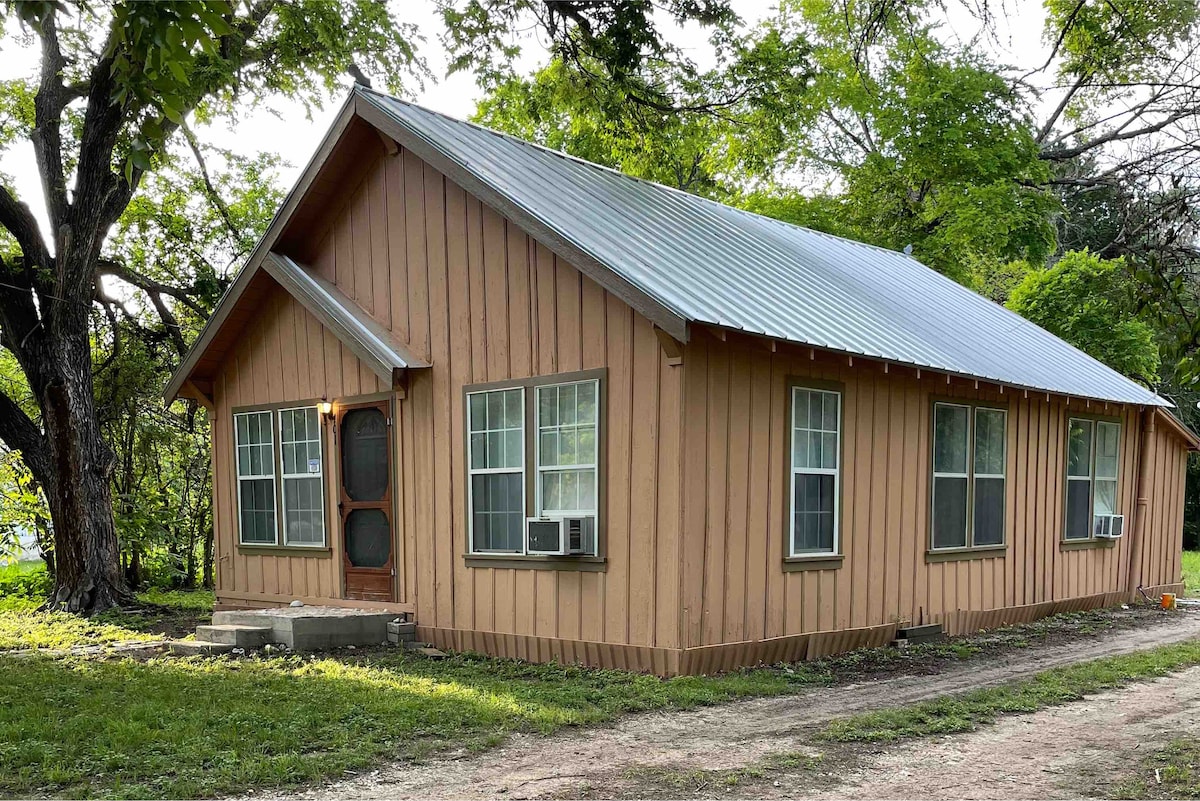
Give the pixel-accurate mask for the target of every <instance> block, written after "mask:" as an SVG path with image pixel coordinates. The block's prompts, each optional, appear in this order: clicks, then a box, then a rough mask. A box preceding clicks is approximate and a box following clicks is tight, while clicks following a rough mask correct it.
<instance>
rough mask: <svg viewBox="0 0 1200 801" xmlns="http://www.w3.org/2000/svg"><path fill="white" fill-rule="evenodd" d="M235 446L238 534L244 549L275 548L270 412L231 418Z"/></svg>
mask: <svg viewBox="0 0 1200 801" xmlns="http://www.w3.org/2000/svg"><path fill="white" fill-rule="evenodd" d="M233 420H234V430H235V432H236V434H235V436H236V444H237V478H238V530H239V538H240V542H241V543H242V544H244V545H276V544H278V542H279V540H278V536H279V531H278V527H277V526H276V524H275V447H274V437H273V435H272V431H273V426H272V425H271V413H270V412H242V413H239V414H235V415H234V416H233Z"/></svg>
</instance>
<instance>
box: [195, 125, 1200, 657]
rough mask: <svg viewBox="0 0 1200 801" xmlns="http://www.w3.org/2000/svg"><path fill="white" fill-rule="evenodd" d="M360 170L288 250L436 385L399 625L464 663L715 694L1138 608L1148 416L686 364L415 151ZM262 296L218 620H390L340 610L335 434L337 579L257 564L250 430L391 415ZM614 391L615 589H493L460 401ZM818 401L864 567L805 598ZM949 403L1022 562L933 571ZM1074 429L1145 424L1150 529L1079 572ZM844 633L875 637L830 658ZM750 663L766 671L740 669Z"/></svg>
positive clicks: (319, 563) (1157, 462) (417, 384)
mask: <svg viewBox="0 0 1200 801" xmlns="http://www.w3.org/2000/svg"><path fill="white" fill-rule="evenodd" d="M364 143H365V144H364ZM358 145H359V146H360V147H359V150H360V155H361V158H360V159H359V160H358V161H357V162H356V163H355V165H354V169H353V170H352V171H348V172H345V173H344V174H343V175H342V178H341V181H340V184H339V183H337V182H330V181H326V182H325V183H324V184H323V186H324V189H323V190H322V194H321V197H320V202H321V203H322V204H323V208H324V212H323V213H320V214H311V213H310V214H308V216H307V217H306V218H305V219H306V220H307V222H306V223H305V225H304V227H303V230H300V231H289V232H288V236H287V237H286V240H287V245H286V247H284V248H283V251H284V252H285V253H286V254H287V255H290V256H292V257H294V258H295V259H296V260H297V261H299V262H300V263H301V264H304V265H306V266H308V267H310V268H312V269H314V270H316V271H317V272H318V273H319V274H320V275H321V276H323V277H324V278H326V279H328V280H330V281H332V282H333V283H335V284H336V285H337V286H338V287H339V288H341V289H342V290H343V291H344V292H345V293H346V294H347V295H348V296H349V297H351V298H352V299H354V300H355V301H356V302H357V303H358V304H359V305H361V306H362V307H363V309H365V310H366V311H367V312H368V313H369V314H370V315H371V316H372V317H373V318H374V319H375V320H377V321H378V322H379V323H380V324H381V325H382V326H384V327H385V328H387V329H388V330H390V331H391V332H392V333H393V335H394V336H395V338H396V339H397V340H399V341H400V342H403V343H404V344H405V345H407V346H408V347H409V348H410V349H411V350H412V351H413V352H414V353H415V354H416V355H418V356H420V357H421V358H423V359H426V360H427V361H428V362H429V363H430V364H431V365H432V367H431V368H429V369H422V370H410V371H409V372H408V376H407V382H406V383H407V386H406V387H405V389H404V391H403V392H401V393H393V394H392V397H393V401H394V408H395V415H394V425H393V442H394V446H395V463H396V476H397V484H396V486H395V492H394V496H395V498H396V515H395V521H396V543H395V547H396V552H397V562H396V566H397V570H398V572H399V574H400V575H398V577H397V581H396V591H397V601H396V604H394V605H393V606H394V608H396V609H397V610H404V611H414V612H415V615H416V620H417V623H418V625H419V626H420V627H421V628H422V630H423V631H424V632H426V633H427V634H430V635H431V636H432V635H436V641H437V642H438V643H439V644H442V645H446V646H450V647H461V648H471V649H480V650H488V651H491V652H493V653H500V654H502V655H507V656H529V657H531V658H538V659H546V658H559V659H562V660H564V661H586V662H590V663H593V664H605V665H611V666H630V667H638V668H648V669H653V670H656V671H657V672H663V673H674V672H702V671H706V670H711V669H719V668H721V667H732V666H734V665H735V664H740V663H742V662H744V661H754V660H756V659H765V660H767V661H772V660H775V659H783V658H803V656H804V655H805V654H807V655H809V656H812V655H818V654H819V653H828V652H830V651H833V650H839V649H842V648H845V647H853V646H855V645H862V644H877V643H882V642H886V640H887V639H889V638H890V636H891V634H890V633H889V631H888V629H887V627H889V626H895V625H896V624H897V623H899V622H902V621H913V622H919V621H925V622H931V621H933V622H937V621H941V622H944V623H945V624H946V625H947V627H948V628H950V629H951V630H954V631H959V630H966V629H967V628H969V627H970V626H971V625H974V624H976V623H979V622H980V621H981V620H986V621H991V620H992V618H978V617H970V616H969V615H965V613H966V612H970V613H972V614H975V613H986V610H997V609H1011V610H1018V609H1024V610H1026V611H1029V612H1030V615H1033V614H1034V613H1033V611H1032V610H1040V611H1039V612H1038V614H1041V613H1047V612H1049V611H1055V610H1058V609H1059V607H1055V608H1054V610H1052V609H1051V608H1050V607H1048V606H1046V605H1047V604H1052V603H1055V602H1063V601H1070V600H1071V599H1087V598H1097V597H1100V596H1104V597H1106V598H1109V600H1110V602H1111V601H1113V600H1115V599H1117V595H1118V594H1119V593H1120V592H1121V591H1123V590H1124V587H1125V581H1126V576H1127V574H1128V571H1129V559H1130V551H1131V550H1132V547H1131V544H1130V543H1131V536H1130V535H1131V533H1132V517H1133V515H1134V514H1135V511H1136V497H1135V495H1136V486H1135V485H1136V475H1137V473H1136V470H1137V462H1138V459H1139V436H1138V431H1139V426H1140V420H1141V416H1140V412H1139V410H1137V409H1134V408H1121V407H1117V406H1114V405H1110V406H1108V407H1107V409H1106V408H1105V407H1104V404H1102V403H1101V404H1094V403H1093V404H1090V405H1089V404H1086V403H1085V402H1083V401H1078V400H1073V401H1070V402H1069V403H1068V401H1067V400H1066V399H1064V398H1061V397H1057V396H1050V397H1049V398H1047V397H1046V396H1045V395H1044V394H1036V393H1030V394H1029V395H1028V396H1025V394H1024V393H1023V392H1020V391H1006V392H1001V391H1000V390H999V389H998V388H997V387H995V386H993V385H986V384H982V385H980V386H979V387H978V388H976V386H975V384H974V382H971V381H964V380H961V379H954V380H952V381H950V382H947V380H946V377H945V376H944V375H936V374H933V373H928V372H927V373H925V374H923V375H922V376H920V377H918V376H917V372H916V371H915V370H912V369H908V368H898V367H892V368H890V369H888V370H885V368H884V366H883V365H882V364H881V363H879V362H876V361H871V360H866V359H859V360H855V362H854V364H853V365H851V364H850V362H849V359H848V358H847V357H845V356H837V355H834V354H828V353H821V352H813V351H810V350H809V349H807V348H801V347H795V346H790V345H785V344H777V345H771V344H770V343H769V342H767V341H765V340H761V339H755V338H752V337H748V336H742V335H738V334H735V333H719V332H717V333H713V332H712V331H710V330H709V329H706V328H705V327H702V326H696V327H694V330H693V334H692V339H691V341H690V342H689V343H688V344H687V345H686V346H685V347H684V349H683V360H682V362H683V363H682V365H673V364H671V363H670V361H671V360H669V359H668V358H667V354H666V353H665V352H664V351H663V348H662V346H661V345H660V342H659V340H658V338H657V336H656V333H655V331H654V328H653V326H652V325H651V323H650V322H649V321H648V320H647V319H646V318H644V317H643V316H641V315H640V314H638V313H636V312H635V311H634V310H633V309H632V308H631V307H630V306H629V305H628V304H626V303H625V302H623V301H622V300H621V299H619V298H618V297H616V296H614V295H613V294H610V293H609V292H607V291H605V290H604V289H603V288H602V287H600V286H599V285H598V284H597V283H595V282H594V281H592V280H591V279H589V278H588V277H587V276H585V275H584V274H582V273H581V272H580V271H579V270H577V269H576V268H575V267H573V266H572V265H571V264H569V263H567V262H565V261H564V260H562V259H561V258H559V257H557V256H556V255H555V254H554V253H552V252H551V251H550V250H549V249H547V248H546V247H544V246H543V245H542V244H540V243H538V242H537V241H535V240H534V239H533V238H531V237H530V236H528V235H527V234H525V233H524V231H522V230H521V229H520V228H518V227H517V226H515V225H513V224H512V223H510V222H508V221H507V220H506V219H505V218H504V217H503V216H501V215H500V214H499V213H497V212H496V211H495V210H493V209H491V208H490V207H488V206H486V205H485V204H483V203H482V202H480V201H479V200H478V199H476V198H475V197H473V196H472V195H470V194H468V193H467V192H466V191H465V190H463V189H462V188H461V187H459V186H458V185H456V184H455V183H454V182H453V181H451V180H450V179H448V178H447V177H446V176H444V175H442V174H441V173H439V172H438V171H436V170H434V169H433V168H431V167H430V166H429V165H427V164H425V163H424V162H422V161H421V160H420V159H418V158H417V157H416V156H414V155H413V154H412V153H410V152H407V151H406V150H404V149H403V148H399V149H398V150H397V152H395V153H390V152H388V150H387V149H386V148H385V147H384V146H383V144H382V143H381V142H380V141H379V140H378V139H377V138H375V137H370V138H367V139H365V140H364V139H360V140H359V142H358ZM256 280H260V281H266V282H271V281H272V279H270V278H269V277H267V276H265V275H263V276H261V277H260V278H258V279H256ZM262 298H263V300H262V301H261V303H260V307H259V308H258V309H256V313H255V314H253V315H252V316H250V321H249V322H248V323H247V325H246V327H245V329H244V330H243V331H242V333H241V335H240V336H239V337H238V340H237V343H236V345H235V346H234V347H233V349H232V350H231V352H230V354H229V356H228V357H227V358H226V359H225V360H224V362H223V364H222V366H221V369H220V370H219V372H218V375H217V378H216V380H215V381H214V388H213V391H214V400H215V403H216V413H215V422H214V457H213V458H214V466H215V475H214V487H215V488H216V491H215V493H214V495H215V507H216V509H215V517H216V527H217V554H218V566H217V596H218V601H219V602H223V603H231V604H244V605H251V604H270V603H286V602H287V601H289V600H291V599H292V598H300V599H302V600H305V601H306V602H316V603H339V602H341V603H353V604H354V605H368V606H369V605H370V604H364V603H363V602H346V601H341V594H342V593H341V581H342V553H341V542H340V540H341V537H340V531H339V528H338V522H337V517H336V511H335V510H336V502H335V500H334V499H335V498H336V497H337V493H336V488H337V482H338V475H337V472H338V470H337V455H336V450H335V443H334V437H333V431H332V427H331V426H330V425H329V424H328V423H326V424H325V441H326V446H327V450H326V455H327V458H326V472H325V476H326V483H327V487H326V503H327V509H328V518H329V524H328V532H329V534H328V537H329V543H330V545H331V556H330V558H316V557H306V556H287V555H278V554H269V555H268V554H261V555H260V554H252V553H248V552H245V551H242V550H239V548H238V547H237V521H236V508H237V506H236V495H235V493H236V491H237V487H236V484H237V482H236V478H235V475H234V472H233V454H232V442H233V434H232V410H233V409H234V408H237V407H245V406H254V405H261V404H277V403H280V402H291V401H302V400H312V399H316V398H320V397H326V398H328V399H329V400H331V401H333V402H334V403H337V402H339V401H342V402H351V401H353V400H354V399H355V398H356V397H359V396H364V395H372V394H377V393H388V392H389V390H390V388H389V387H388V386H385V385H384V384H383V382H381V381H380V379H379V378H378V377H376V376H375V374H374V373H372V372H371V371H370V370H369V369H367V367H366V366H365V365H363V364H361V363H360V362H359V361H358V360H357V359H356V358H355V356H354V355H353V354H352V353H351V352H350V351H349V350H348V349H347V348H346V347H344V346H343V345H341V344H340V343H339V342H338V341H337V340H336V338H334V336H333V335H332V334H331V333H330V332H329V331H328V330H326V329H325V328H323V327H322V325H321V324H320V323H319V321H318V320H317V319H316V318H314V317H313V316H312V315H311V314H309V313H308V312H307V311H306V310H305V309H304V308H303V307H302V306H301V305H300V304H299V303H298V302H297V301H295V300H293V299H292V298H290V297H289V296H288V295H287V294H286V293H285V292H284V291H283V290H282V289H281V288H279V287H278V286H275V285H273V282H272V284H271V286H270V287H268V289H267V291H265V292H264V293H263V295H262ZM597 368H603V369H604V370H606V378H605V382H606V383H605V395H606V399H607V402H606V408H605V409H604V414H603V417H602V423H601V425H602V447H603V448H604V449H605V453H606V459H605V460H604V461H603V463H602V465H603V469H604V473H603V474H602V476H601V483H602V490H601V498H602V502H603V504H604V505H603V507H602V512H601V514H602V518H603V526H604V529H605V542H606V545H605V553H604V555H605V557H606V563H605V565H604V568H605V569H604V570H603V571H595V572H592V571H586V572H585V571H575V570H544V569H525V568H512V567H468V566H467V564H466V562H465V560H464V558H463V557H464V553H465V551H466V548H467V534H466V524H467V521H466V504H465V497H466V470H465V457H466V451H465V435H464V430H463V426H464V414H463V388H464V387H466V386H469V385H472V384H478V383H482V382H496V381H505V380H521V379H526V378H530V377H533V376H545V375H553V374H558V373H569V372H574V371H580V370H592V369H597ZM805 377H808V378H813V379H820V380H822V381H837V382H841V383H842V384H844V395H843V425H842V437H843V441H844V445H843V449H842V453H843V460H842V480H841V488H842V490H841V503H842V511H841V547H842V553H843V554H844V559H843V561H842V564H841V566H840V567H839V568H837V569H826V570H808V571H802V572H793V571H787V570H785V569H784V565H783V549H784V542H783V538H784V536H785V515H786V497H787V493H788V492H789V491H790V488H789V485H788V477H787V469H786V464H787V462H786V454H787V453H788V449H789V448H790V432H789V431H788V427H787V421H786V419H785V417H786V409H787V403H788V389H787V387H788V382H789V380H792V379H800V380H803V379H804V378H805ZM935 397H953V398H962V399H964V400H972V399H977V400H981V401H987V402H991V403H1000V404H1002V405H1005V406H1006V408H1007V409H1008V411H1009V415H1008V431H1007V434H1008V463H1007V487H1006V489H1007V508H1006V517H1007V531H1006V542H1007V544H1008V547H1007V549H1006V550H1005V551H1004V554H1003V556H1002V557H1001V558H998V557H992V558H984V559H972V560H963V561H948V562H927V561H926V549H927V543H928V528H929V526H928V521H929V480H930V479H929V460H930V417H931V404H932V399H933V398H935ZM1075 411H1079V412H1083V413H1090V414H1107V415H1115V416H1119V417H1120V418H1121V420H1122V447H1121V461H1120V509H1119V511H1120V512H1121V513H1123V514H1125V515H1126V516H1127V518H1129V519H1130V525H1129V526H1127V534H1126V537H1125V539H1124V540H1122V541H1120V542H1118V543H1117V544H1115V545H1114V546H1111V547H1095V548H1086V549H1061V548H1060V537H1061V531H1062V517H1063V492H1064V486H1063V485H1064V481H1065V475H1064V459H1065V425H1066V420H1067V417H1068V415H1069V413H1073V412H1075ZM1147 453H1148V454H1149V456H1148V458H1149V459H1151V460H1152V462H1153V469H1152V471H1151V476H1152V478H1153V480H1152V482H1151V484H1150V485H1149V486H1148V487H1147V496H1148V498H1149V510H1150V512H1149V514H1148V515H1147V521H1146V526H1145V530H1144V532H1143V535H1142V544H1141V547H1140V548H1139V549H1138V552H1139V556H1138V562H1137V566H1138V568H1139V570H1140V577H1141V581H1142V583H1143V584H1144V585H1146V586H1159V585H1168V584H1173V583H1176V582H1178V581H1179V577H1180V564H1179V541H1178V539H1179V536H1180V533H1181V530H1182V511H1183V501H1182V498H1183V478H1184V465H1185V463H1186V451H1185V449H1184V448H1183V447H1182V445H1181V444H1180V441H1179V440H1178V438H1177V436H1176V435H1175V434H1174V433H1173V432H1172V431H1170V430H1168V428H1166V427H1165V426H1162V425H1160V426H1158V427H1157V429H1156V431H1155V433H1154V434H1153V436H1152V441H1151V442H1150V444H1149V447H1148V450H1147ZM389 608H391V607H389ZM1061 608H1067V607H1061ZM996 620H999V618H997V619H996ZM993 624H994V623H993ZM846 630H855V631H857V632H858V633H857V634H854V633H852V632H851V633H846V634H836V635H834V634H829V635H827V636H822V637H815V636H814V637H812V638H811V642H809V641H808V640H806V639H805V638H806V637H807V636H808V635H810V634H812V633H814V632H827V633H828V632H844V631H846ZM547 643H550V645H546V644H547ZM736 643H742V644H746V643H756V644H759V645H760V646H761V647H759V646H756V648H757V650H755V649H754V648H740V647H739V648H731V647H729V644H736ZM602 644H612V645H614V646H620V645H631V646H636V649H625V650H624V651H621V650H620V649H618V648H613V649H609V650H607V651H605V650H604V647H603V645H602ZM544 646H545V647H544ZM634 650H637V651H638V654H637V655H635V656H630V653H632V652H633V651H634Z"/></svg>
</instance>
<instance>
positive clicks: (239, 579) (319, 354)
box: [213, 285, 386, 603]
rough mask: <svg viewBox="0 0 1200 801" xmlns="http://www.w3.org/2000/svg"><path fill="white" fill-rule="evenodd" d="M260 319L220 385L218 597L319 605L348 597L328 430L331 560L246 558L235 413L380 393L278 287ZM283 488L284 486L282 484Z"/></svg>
mask: <svg viewBox="0 0 1200 801" xmlns="http://www.w3.org/2000/svg"><path fill="white" fill-rule="evenodd" d="M263 298H264V299H263V301H262V302H261V303H260V305H259V306H258V313H257V314H256V315H254V317H253V318H252V319H251V321H250V322H249V323H248V324H247V326H246V328H245V329H244V330H243V332H242V335H241V337H239V338H238V340H237V342H236V344H235V345H234V346H233V347H232V348H231V350H230V351H229V354H228V356H227V357H226V359H225V361H224V363H223V364H222V366H221V369H220V371H219V372H218V373H217V376H216V380H215V381H214V395H215V401H216V409H215V414H214V420H213V455H214V458H213V463H214V467H215V470H216V473H215V475H214V480H213V504H214V526H215V536H216V551H217V554H216V558H217V569H216V584H217V595H218V597H225V598H226V599H228V600H231V601H234V600H237V601H244V602H247V603H249V602H254V601H260V600H263V599H264V598H267V597H279V598H280V599H281V600H283V601H290V600H292V599H293V598H298V599H301V600H306V601H317V600H321V599H328V598H340V597H341V551H340V543H339V542H338V538H337V537H335V536H333V535H332V534H331V533H330V532H333V531H334V530H335V529H334V523H335V520H336V519H337V517H336V514H335V513H334V512H335V503H334V501H333V500H331V499H335V498H336V497H337V491H336V484H335V483H334V482H335V481H336V470H335V469H334V464H333V463H334V462H335V459H334V451H333V438H332V432H331V431H330V430H329V426H328V425H325V448H326V450H325V454H326V459H325V462H326V464H325V479H326V482H325V483H326V487H325V490H326V492H325V504H326V513H327V514H326V529H327V535H326V536H327V540H328V541H329V543H330V544H331V546H332V555H331V557H325V558H321V557H317V556H295V557H292V556H278V555H261V556H260V555H247V554H245V553H242V552H241V551H239V549H238V547H237V541H238V523H237V478H236V474H235V471H234V462H233V410H234V409H235V408H238V407H243V406H256V405H261V404H274V403H279V402H283V401H289V402H290V401H306V400H314V399H318V398H320V397H322V396H325V397H330V398H333V397H343V396H349V395H361V394H367V393H374V392H380V391H382V390H384V389H386V388H385V387H382V386H380V383H379V380H378V378H377V377H376V376H375V374H374V373H372V372H371V371H370V370H369V369H367V368H366V367H365V365H362V364H360V363H359V361H358V359H357V358H355V356H354V354H352V353H350V351H349V350H348V349H347V348H346V347H345V346H344V345H342V344H341V343H340V342H339V341H338V340H337V339H336V338H335V337H334V336H333V334H332V333H331V332H330V331H329V330H328V329H326V328H325V327H324V326H322V325H321V324H320V322H318V321H317V319H316V318H315V317H313V315H312V314H311V313H309V311H308V310H307V309H305V308H304V307H303V306H302V305H300V303H299V302H297V301H296V300H295V299H293V298H292V297H291V296H290V295H288V294H287V293H286V292H284V291H283V290H282V289H281V288H280V287H278V286H277V285H276V286H275V287H274V288H273V289H271V290H268V291H266V292H265V293H264V295H263ZM276 480H277V481H278V479H276Z"/></svg>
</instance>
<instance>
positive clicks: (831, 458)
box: [821, 434, 838, 470]
mask: <svg viewBox="0 0 1200 801" xmlns="http://www.w3.org/2000/svg"><path fill="white" fill-rule="evenodd" d="M821 438H822V440H823V442H822V443H821V466H822V467H824V468H825V469H826V470H836V469H837V466H838V436H837V434H822V435H821Z"/></svg>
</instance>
